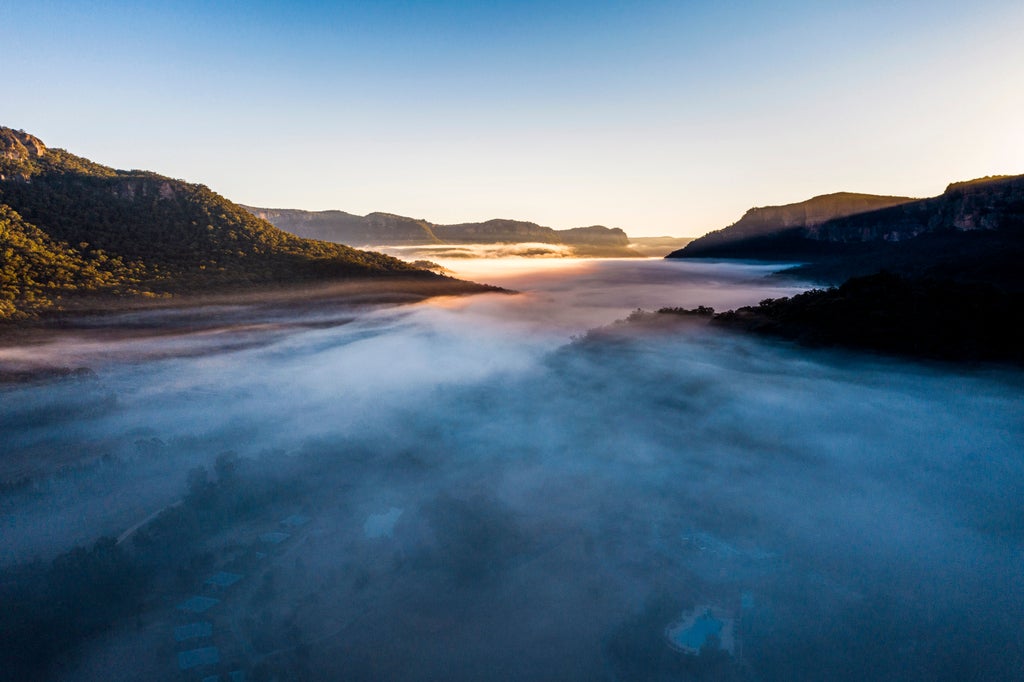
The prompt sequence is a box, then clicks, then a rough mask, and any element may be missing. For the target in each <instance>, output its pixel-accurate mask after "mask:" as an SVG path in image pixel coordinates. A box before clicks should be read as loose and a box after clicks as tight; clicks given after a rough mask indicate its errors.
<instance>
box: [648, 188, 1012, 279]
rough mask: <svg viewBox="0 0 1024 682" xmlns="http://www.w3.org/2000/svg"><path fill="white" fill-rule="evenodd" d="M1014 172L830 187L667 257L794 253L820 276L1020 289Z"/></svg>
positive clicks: (807, 272) (785, 256) (782, 256)
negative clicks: (939, 183) (914, 184)
mask: <svg viewBox="0 0 1024 682" xmlns="http://www.w3.org/2000/svg"><path fill="white" fill-rule="evenodd" d="M1022 257H1024V175H1000V176H989V177H984V178H978V179H976V180H969V181H966V182H954V183H952V184H950V185H949V186H948V187H947V188H946V190H945V191H944V192H943V193H942V194H941V195H939V196H936V197H931V198H927V199H912V198H910V197H891V196H874V195H867V194H850V193H845V192H843V193H838V194H828V195H824V196H819V197H814V198H812V199H809V200H807V201H804V202H800V203H796V204H787V205H785V206H768V207H764V208H754V209H751V210H749V211H748V212H747V213H746V214H745V215H744V216H743V217H742V218H741V219H740V220H739V221H737V222H736V223H734V224H733V225H730V226H729V227H726V228H724V229H721V230H717V231H715V232H711V233H709V234H707V235H705V236H704V237H701V238H699V239H696V240H694V241H693V242H691V243H690V244H688V245H686V246H685V247H684V248H682V249H679V250H677V251H674V252H672V253H671V254H669V256H668V258H745V259H758V260H773V261H801V262H803V263H804V265H802V266H800V267H798V268H795V269H794V270H793V271H792V272H794V273H795V274H798V275H802V276H807V277H811V278H814V279H819V280H821V281H827V282H839V281H842V280H845V279H847V278H848V277H851V276H859V275H868V274H871V273H874V272H877V271H879V270H882V269H885V270H890V271H893V272H900V273H904V274H908V275H921V274H926V273H927V274H931V275H936V276H943V277H952V278H956V279H964V280H972V281H985V282H989V283H993V284H998V285H999V286H1003V287H1009V288H1012V289H1024V268H1021V267H1020V263H1021V258H1022Z"/></svg>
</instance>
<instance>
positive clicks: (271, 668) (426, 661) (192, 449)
mask: <svg viewBox="0 0 1024 682" xmlns="http://www.w3.org/2000/svg"><path fill="white" fill-rule="evenodd" d="M443 264H444V265H446V266H447V267H449V268H451V269H452V270H454V271H455V272H456V273H457V274H459V275H462V276H467V277H471V278H474V279H477V280H482V281H488V282H493V283H496V284H501V285H504V286H507V287H510V288H515V289H517V290H519V291H521V292H523V293H521V294H520V295H517V296H508V295H485V296H476V297H470V298H458V299H443V300H434V301H430V302H427V303H421V304H417V305H410V306H399V307H380V308H366V307H362V308H358V309H355V308H353V309H345V308H344V306H340V307H338V309H326V308H325V309H324V310H321V311H319V313H318V323H317V324H316V325H306V326H302V325H288V324H286V322H287V320H285V321H283V322H282V320H281V319H277V318H275V321H274V325H271V326H260V325H256V326H253V325H252V324H251V320H250V321H249V322H247V323H246V325H245V327H244V329H241V328H232V327H230V326H226V327H225V328H223V329H220V330H218V331H217V332H216V333H211V332H210V330H204V331H203V333H201V334H198V333H197V334H189V333H188V331H187V330H184V331H182V330H178V331H176V332H175V333H174V334H172V335H168V334H162V335H159V336H157V335H147V334H149V333H148V332H147V333H137V334H134V335H128V336H123V337H119V338H118V339H116V340H112V339H110V337H109V334H107V335H95V336H91V335H90V334H88V333H86V332H83V331H81V330H79V331H76V332H75V333H74V334H73V335H66V336H61V337H59V338H56V339H54V341H53V343H50V344H47V343H39V344H33V345H32V346H31V347H28V346H26V347H21V348H16V349H11V348H7V349H5V350H4V351H3V352H2V353H0V361H7V362H12V361H18V362H22V361H33V362H39V361H43V360H47V359H49V360H54V361H55V362H57V361H61V360H63V361H64V362H65V364H68V362H69V361H71V360H73V364H75V365H76V366H87V367H90V368H91V369H92V370H93V374H91V375H89V376H79V377H75V378H69V379H67V380H64V381H58V382H55V383H49V384H45V385H39V386H27V387H18V388H5V389H2V396H0V397H2V400H0V429H2V434H3V444H4V452H3V454H2V458H0V471H2V472H3V474H4V476H5V478H6V479H7V480H10V479H11V478H12V477H17V476H30V477H31V478H32V479H33V481H34V482H33V483H32V485H30V486H28V487H24V486H23V487H18V488H9V489H7V490H6V491H5V492H4V493H3V497H2V499H0V534H2V537H3V543H2V546H0V567H9V566H12V565H14V564H15V563H16V562H20V561H24V560H27V559H30V558H32V557H34V556H38V557H41V558H43V559H44V560H45V559H47V558H48V557H52V556H54V555H55V554H57V553H59V552H62V551H65V550H66V549H68V548H70V547H71V546H73V545H74V544H76V543H91V542H92V541H94V540H95V539H96V538H97V537H98V536H100V535H112V536H115V537H116V536H117V535H118V534H120V533H121V532H123V531H124V530H125V529H126V528H130V527H131V526H132V525H133V524H135V523H138V521H139V520H141V519H145V518H146V517H147V516H149V515H150V514H152V513H153V512H155V511H157V510H159V509H161V508H163V507H164V506H167V505H172V504H174V503H175V502H176V501H178V500H181V499H183V496H186V497H187V494H188V492H189V488H188V481H187V472H188V470H189V469H190V468H193V467H196V466H203V467H206V469H207V470H208V471H210V472H211V475H213V474H212V472H213V471H214V470H215V469H216V467H217V465H216V461H217V458H218V456H220V455H222V454H223V453H224V452H225V451H232V452H233V453H234V454H235V456H237V457H238V458H240V460H241V462H242V469H243V470H244V471H245V472H247V473H246V475H247V476H250V477H252V480H254V481H257V482H266V485H265V486H264V487H265V488H266V489H268V490H274V491H277V492H276V493H275V495H276V497H274V496H271V495H269V494H268V495H265V496H264V498H260V499H262V500H264V501H263V502H260V504H261V505H264V506H265V507H266V509H265V513H263V510H262V508H261V507H259V506H257V507H256V508H255V509H248V510H247V511H246V514H248V515H247V516H244V518H243V517H241V516H240V517H239V519H241V520H239V521H237V522H226V523H225V524H223V526H222V527H219V528H218V530H217V532H216V533H215V534H211V535H210V537H207V538H204V540H203V545H202V547H201V548H199V549H196V552H198V554H196V556H199V557H201V558H202V557H205V558H204V559H203V561H205V562H206V563H202V561H199V562H198V563H196V564H195V568H194V569H189V568H188V566H192V565H193V564H188V563H187V561H188V560H190V556H191V555H189V556H184V555H183V556H182V557H180V560H181V562H182V567H181V569H180V571H177V572H176V573H174V575H176V576H178V577H177V578H175V579H176V580H180V583H173V584H172V583H171V582H165V583H160V584H158V585H155V586H154V587H153V589H154V590H164V592H160V593H159V594H153V595H152V599H151V601H150V602H148V603H149V606H148V607H147V610H146V611H145V613H144V614H143V615H142V616H141V619H142V620H141V623H142V627H138V623H137V622H136V620H134V619H132V620H131V622H130V623H121V624H115V626H114V627H113V629H111V630H109V631H107V632H105V633H103V634H102V635H99V636H97V637H95V638H93V639H91V640H90V641H89V642H88V643H87V644H84V645H82V646H80V647H78V648H76V649H75V650H74V652H73V653H72V654H68V657H67V659H66V660H64V661H62V662H61V663H60V666H59V668H58V669H57V672H54V673H52V674H53V676H54V679H84V680H88V679H105V680H111V679H132V678H133V677H135V678H138V676H139V675H140V674H142V673H143V672H144V673H145V675H144V676H145V677H146V678H147V679H179V677H177V676H178V675H179V674H180V673H179V671H178V667H177V659H176V658H175V657H176V655H177V654H176V653H175V652H176V651H177V650H176V649H175V639H174V633H175V629H174V628H175V627H179V626H181V625H182V624H183V623H184V621H175V620H174V618H175V613H174V611H175V610H174V606H175V605H176V604H178V603H181V601H183V600H184V599H186V598H188V596H189V595H190V594H194V592H188V590H197V589H200V588H201V586H202V582H203V580H205V579H206V578H208V577H209V575H211V574H213V573H215V572H216V571H218V570H226V571H228V572H232V573H238V574H240V575H244V576H245V577H244V578H243V579H241V580H240V581H238V583H237V584H234V585H232V586H230V587H228V588H225V589H224V591H223V592H222V593H218V594H217V595H216V598H217V599H218V600H219V603H218V604H216V605H215V606H213V607H212V608H210V609H209V610H208V611H205V612H204V613H203V616H202V618H203V620H204V621H208V622H210V623H212V627H213V638H214V639H215V640H216V643H217V644H216V646H218V647H219V649H218V650H219V652H220V658H221V661H220V662H219V663H217V664H203V665H209V666H214V667H215V665H220V666H221V667H223V670H221V669H219V668H216V669H212V670H207V669H205V668H202V669H201V672H202V674H203V675H205V674H221V675H222V677H223V676H224V675H226V674H227V673H228V672H230V671H235V670H245V671H247V672H248V673H249V674H250V677H252V678H254V679H255V678H258V677H259V676H260V675H269V674H271V673H273V674H276V675H279V676H285V675H286V674H288V671H292V672H291V674H293V676H295V678H296V679H386V680H420V679H450V680H463V679H464V680H470V679H498V680H532V679H564V680H594V679H609V680H614V679H620V680H631V679H665V680H668V679H757V680H794V679H832V680H836V679H847V680H863V679H920V680H934V679H964V678H974V679H1013V678H1014V676H1015V675H1017V674H1018V673H1019V671H1020V670H1021V669H1024V634H1022V632H1021V630H1020V628H1019V623H1020V622H1024V570H1022V569H1024V565H1022V564H1021V557H1022V556H1024V513H1022V507H1021V504H1020V500H1021V499H1024V457H1022V453H1024V409H1022V405H1024V402H1022V400H1021V397H1022V395H1021V394H1022V386H1024V381H1022V376H1021V374H1020V373H1019V372H1010V371H1003V370H996V369H985V368H973V369H953V368H949V367H943V366H934V365H925V364H916V363H906V362H897V361H892V360H885V359H878V358H871V357H866V356H857V355H851V354H844V353H828V352H808V351H805V350H801V349H796V348H793V347H791V346H788V345H785V344H777V343H768V342H763V341H760V340H757V339H752V338H748V337H740V336H736V335H732V334H728V333H724V332H717V331H714V330H710V329H707V328H706V327H704V326H701V325H692V326H686V327H682V328H679V329H677V330H674V331H672V332H667V331H664V330H642V331H641V330H631V329H629V328H627V327H621V326H620V327H614V328H613V329H612V332H613V333H611V334H609V335H608V336H607V337H605V338H603V339H601V340H594V339H593V338H591V339H589V340H586V341H578V340H577V341H573V338H574V337H576V338H577V339H578V338H579V337H581V336H583V335H585V334H586V332H587V330H588V329H592V328H594V327H598V326H602V325H610V324H611V323H613V322H614V321H615V320H618V319H622V318H624V317H625V316H627V315H628V314H629V313H630V311H632V310H634V309H635V308H638V307H640V308H646V309H649V310H650V309H655V308H658V307H661V306H684V307H693V306H696V305H701V304H703V305H712V306H714V307H716V308H718V309H720V310H721V309H727V308H731V307H735V306H737V305H744V304H750V303H755V302H757V301H758V300H760V299H763V298H767V297H775V296H780V295H786V294H789V293H793V292H795V291H797V290H799V288H800V287H798V286H795V285H794V284H793V283H787V282H780V281H778V280H773V279H769V278H766V275H767V274H768V273H769V272H770V271H771V268H770V267H762V266H750V265H737V264H715V263H698V264H690V263H678V262H665V261H660V260H651V261H646V260H634V261H586V260H557V261H553V260H549V261H530V260H526V259H491V260H489V261H488V262H486V263H477V262H474V261H465V260H459V261H456V260H454V259H453V260H452V261H451V262H446V263H443ZM304 314H308V313H304ZM233 335H234V336H233ZM243 337H244V343H233V342H232V343H225V342H224V340H225V339H234V338H243ZM211 339H212V340H211ZM82 462H89V463H91V464H90V465H89V466H78V464H80V463H82ZM247 480H249V479H247ZM261 485H262V484H261ZM256 487H257V488H259V489H261V490H262V489H264V488H262V487H259V486H256ZM395 510H400V513H398V514H395V513H394V511H395ZM297 513H301V515H302V516H303V517H304V518H308V519H309V521H308V523H305V524H303V525H302V526H300V527H295V528H292V527H291V526H289V527H287V528H283V527H282V526H281V525H280V519H284V518H288V517H289V515H293V514H297ZM282 530H284V531H287V532H286V533H284V532H282ZM385 531H387V532H385ZM140 532H141V531H140ZM267 533H279V534H282V535H285V537H284V538H283V539H282V541H281V542H279V543H277V544H274V545H268V544H266V543H260V542H259V537H260V536H261V535H262V534H267ZM247 543H251V544H253V546H256V545H258V547H259V555H260V556H259V557H258V558H255V559H252V563H251V564H246V565H245V566H244V567H238V568H235V567H233V566H231V565H229V562H230V561H242V559H243V558H244V557H242V558H239V557H241V553H242V552H243V550H244V549H245V548H246V547H249V546H250V544H247ZM200 550H201V551H200ZM191 551H192V549H189V552H191ZM184 552H185V550H184V549H183V553H184ZM197 561H198V560H197ZM186 564H187V565H186ZM189 570H194V572H195V584H194V585H193V584H192V583H189V582H188V581H189V580H190V579H191V578H190V576H191V575H192V574H191V573H189ZM175 590H177V592H175ZM160 604H167V605H168V606H167V608H166V609H164V610H161V608H162V607H160V606H159V605H160ZM708 604H711V605H714V606H715V608H718V609H722V612H723V613H728V614H730V617H733V616H734V617H735V620H734V622H733V635H734V638H735V646H734V647H733V653H732V654H730V653H728V652H722V651H718V652H708V653H706V654H702V655H701V656H699V657H693V656H687V655H686V654H684V653H683V652H680V651H677V650H676V649H674V648H673V647H672V646H671V645H670V643H669V642H668V641H667V640H666V635H665V633H666V628H668V627H669V626H670V625H671V624H672V623H674V622H676V621H678V619H679V614H680V613H686V612H689V611H692V610H693V609H695V608H697V607H698V606H700V605H708ZM191 648H193V649H194V648H195V645H192V646H191ZM129 654H130V656H131V658H130V660H132V661H133V667H132V669H131V670H125V669H122V668H120V667H119V661H120V662H123V661H124V660H126V656H127V655H129ZM200 667H201V666H200ZM198 669H199V667H197V670H198Z"/></svg>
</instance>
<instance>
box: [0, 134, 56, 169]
mask: <svg viewBox="0 0 1024 682" xmlns="http://www.w3.org/2000/svg"><path fill="white" fill-rule="evenodd" d="M44 154H46V145H44V144H43V142H42V140H40V139H39V138H38V137H35V136H34V135H29V134H28V133H26V132H25V131H23V130H14V129H12V128H4V127H0V158H4V159H10V160H12V161H27V160H29V159H31V158H39V157H41V156H43V155H44Z"/></svg>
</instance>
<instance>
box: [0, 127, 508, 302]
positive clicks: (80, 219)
mask: <svg viewBox="0 0 1024 682" xmlns="http://www.w3.org/2000/svg"><path fill="white" fill-rule="evenodd" d="M0 247H2V248H0V321H3V320H24V319H31V318H38V317H39V316H40V315H52V314H54V313H55V312H60V311H74V310H80V309H83V308H87V309H95V308H97V307H101V308H102V307H104V306H109V305H110V304H112V303H116V304H119V305H139V304H145V303H146V302H147V301H148V302H149V303H150V304H152V303H153V302H161V301H166V300H168V299H171V298H172V297H173V298H176V299H178V298H181V297H183V296H186V295H188V296H192V295H196V294H203V295H210V294H216V293H228V292H240V291H246V292H255V291H268V290H270V291H275V290H276V291H280V290H283V289H286V288H295V287H305V286H308V285H318V286H319V285H324V284H326V283H338V282H366V281H381V282H383V281H385V280H386V281H387V282H388V283H389V284H388V287H390V288H391V289H392V290H394V289H396V288H401V289H405V290H409V291H410V292H413V291H415V290H416V289H417V288H418V287H420V286H424V287H426V289H428V290H429V291H428V292H426V293H424V295H425V296H426V295H434V294H437V293H438V292H439V291H440V292H441V293H472V292H478V291H484V290H487V289H488V288H487V287H483V286H480V285H476V284H472V283H469V282H462V281H459V280H454V279H452V278H449V277H443V276H441V275H437V274H434V273H431V272H427V271H425V270H422V269H420V268H417V267H414V266H412V265H410V264H409V263H406V262H404V261H401V260H399V259H396V258H392V257H390V256H386V255H384V254H380V253H374V252H371V251H361V250H358V249H353V248H351V247H348V246H344V245H341V244H333V243H328V242H323V241H315V240H311V239H303V238H300V237H296V236H294V235H291V234H288V233H287V232H284V231H282V230H279V229H278V228H276V227H274V226H273V225H271V224H270V223H268V222H266V221H265V220H261V219H259V218H257V217H255V216H254V215H252V214H251V213H250V212H249V211H247V210H245V209H244V208H242V207H240V206H238V205H237V204H234V203H232V202H231V201H228V200H227V199H225V198H224V197H222V196H220V195H219V194H217V193H215V192H213V191H211V190H210V189H209V188H207V187H205V186H203V185H198V184H192V183H188V182H184V181H182V180H175V179H172V178H167V177H164V176H161V175H157V174H155V173H150V172H147V171H138V170H131V171H121V170H114V169H112V168H108V167H106V166H102V165H100V164H97V163H94V162H92V161H89V160H88V159H84V158H82V157H79V156H75V155H73V154H70V153H68V152H66V151H64V150H62V149H50V148H47V147H46V145H44V144H43V143H42V141H40V140H39V139H38V138H36V137H34V136H32V135H29V134H28V133H25V132H23V131H18V130H12V129H10V128H4V127H0Z"/></svg>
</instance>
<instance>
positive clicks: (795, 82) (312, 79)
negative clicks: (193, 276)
mask: <svg viewBox="0 0 1024 682" xmlns="http://www.w3.org/2000/svg"><path fill="white" fill-rule="evenodd" d="M748 4H753V3H736V2H630V3H601V2H585V3H584V2H559V3H550V2H547V3H541V2H514V3H513V2H508V3H501V2H498V3H481V2H434V3H427V2H382V3H345V2H333V3H332V2H290V3H283V2H280V3H279V2H252V1H251V2H187V1H182V2H174V3H170V2H168V3H141V2H137V3H127V2H99V1H95V2H46V1H45V0H37V1H35V2H31V3H28V2H20V1H15V0H0V25H2V26H4V27H6V28H5V30H4V43H5V45H4V49H3V53H4V55H5V56H4V62H5V64H4V76H5V81H6V88H5V93H4V95H3V96H2V97H0V124H3V125H9V126H13V127H16V128H24V129H25V130H27V131H29V132H32V133H34V134H36V135H38V136H39V137H41V138H42V139H43V140H44V141H45V142H47V143H48V144H50V145H53V146H61V147H65V148H67V149H69V150H70V151H73V152H76V153H79V154H81V155H83V156H87V157H89V158H92V159H94V160H96V161H99V162H101V163H106V164H108V165H112V166H115V167H119V168H146V169H149V170H154V171H157V172H160V173H164V174H166V175H171V176H174V177H181V178H185V179H188V180H191V181H195V182H202V183H205V184H207V185H209V186H210V187H212V188H213V189H214V190H216V191H218V192H220V193H222V194H224V195H225V196H227V197H228V198H230V199H233V200H235V201H239V202H242V203H248V204H255V205H260V206H275V207H294V208H307V209H327V208H340V209H343V210H347V211H350V212H354V213H367V212H370V211H375V210H381V211H390V212H394V213H400V214H404V215H411V216H414V217H423V218H427V219H430V220H434V221H436V222H460V221H467V220H478V219H486V218H491V217H510V218H522V219H529V220H535V221H537V222H540V223H542V224H547V225H551V226H553V227H558V228H564V227H572V226H578V225H589V224H597V223H600V224H606V225H614V226H619V227H623V228H624V229H626V230H627V231H628V232H629V233H631V234H637V235H643V234H650V235H655V234H676V235H697V234H702V233H703V232H706V231H707V230H710V229H715V228H718V227H722V226H724V225H726V224H728V223H730V222H733V221H734V220H736V219H737V218H739V216H740V215H742V213H743V211H744V210H746V208H748V207H750V206H753V205H766V204H775V203H785V202H790V201H798V200H801V199H804V198H807V197H810V196H813V195H815V194H822V193H826V192H832V191H839V190H849V191H861V192H875V193H882V194H908V195H914V196H927V195H933V194H937V193H938V192H941V191H942V189H943V187H944V186H945V184H946V183H947V182H949V181H952V180H957V179H965V178H969V177H976V176H980V175H987V174H992V173H1021V172H1024V132H1022V126H1021V125H1020V123H1019V122H1020V120H1021V116H1022V112H1024V41H1022V40H1021V39H1020V36H1021V35H1024V3H1020V2H1019V1H1014V2H1004V1H995V0H981V1H979V2H975V3H972V4H970V5H969V6H968V4H967V3H962V2H945V1H943V0H938V1H936V2H873V1H870V0H869V1H867V2H856V3H854V2H833V3H821V2H776V3H758V4H757V7H756V8H753V9H752V8H750V7H748V6H747V5H748ZM10 27H14V29H13V30H11V28H10Z"/></svg>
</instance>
